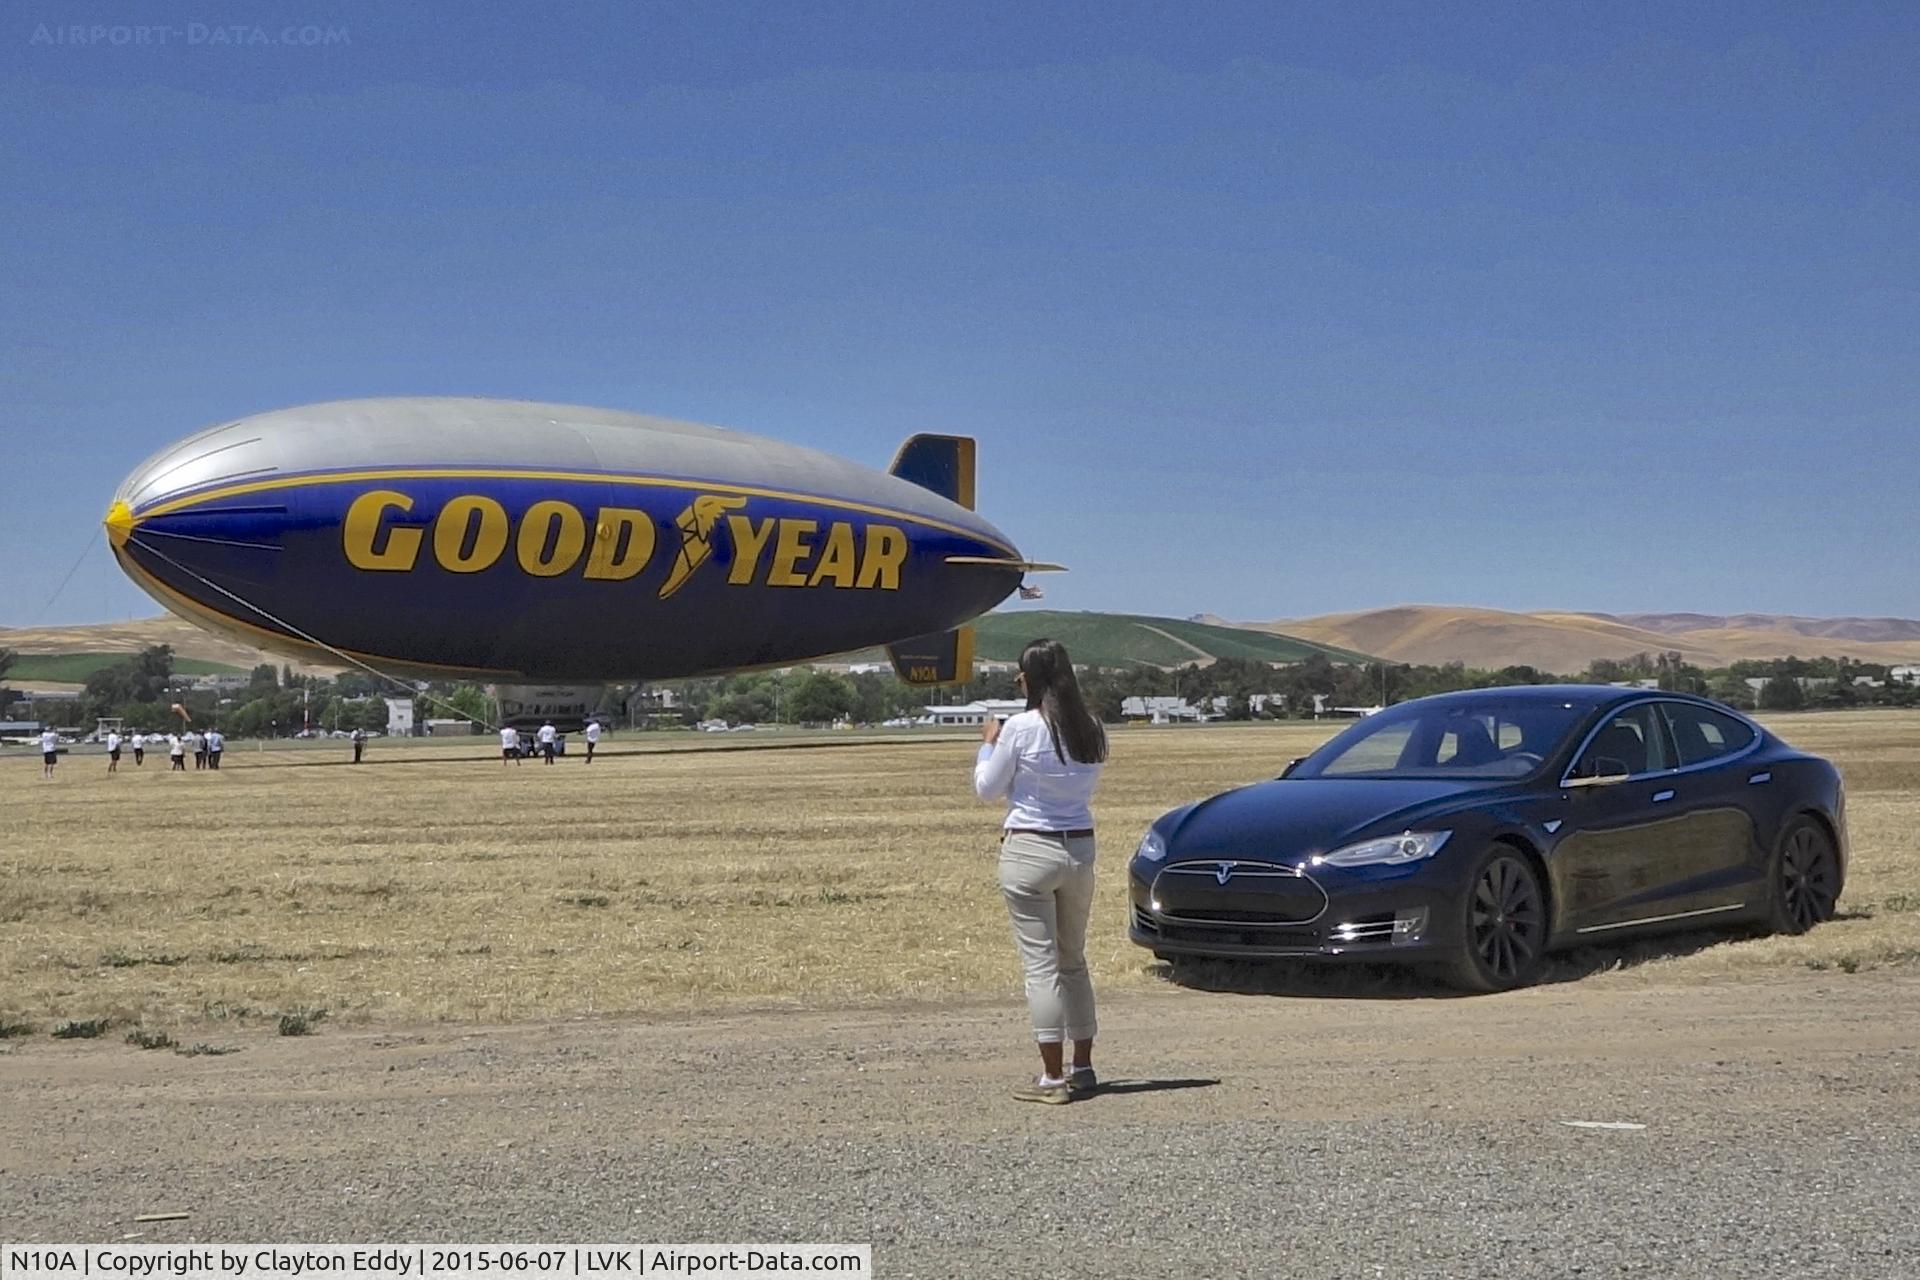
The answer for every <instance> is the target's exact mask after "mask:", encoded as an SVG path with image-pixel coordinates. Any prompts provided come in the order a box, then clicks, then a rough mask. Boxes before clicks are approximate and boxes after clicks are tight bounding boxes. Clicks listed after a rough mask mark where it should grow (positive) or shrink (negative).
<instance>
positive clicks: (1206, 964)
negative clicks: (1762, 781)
mask: <svg viewBox="0 0 1920 1280" xmlns="http://www.w3.org/2000/svg"><path fill="white" fill-rule="evenodd" d="M1858 914H1859V913H1853V912H1848V913H1843V914H1842V915H1841V916H1840V917H1839V918H1840V919H1849V918H1854V917H1855V916H1856V915H1858ZM1867 914H1870V913H1867ZM1753 936H1754V932H1753V931H1752V930H1732V931H1730V930H1724V929H1723V930H1696V931H1693V932H1689V933H1674V934H1667V935H1665V936H1663V937H1658V938H1647V939H1645V940H1643V941H1639V942H1632V943H1626V944H1622V945H1616V946H1610V947H1579V948H1576V949H1574V950H1572V951H1560V952H1556V953H1554V954H1553V955H1550V956H1548V957H1547V960H1546V964H1545V966H1544V967H1543V969H1542V970H1541V973H1540V976H1539V978H1538V979H1536V981H1535V984H1534V985H1536V986H1546V985H1550V984H1554V983H1562V982H1578V981H1580V980H1581V979H1583V978H1590V977H1592V976H1594V975H1595V974H1599V973H1608V972H1612V971H1614V970H1623V969H1633V968H1638V967H1639V966H1640V965H1643V964H1647V963H1649V962H1651V961H1654V960H1672V959H1677V958H1679V957H1682V956H1690V955H1696V954H1698V953H1700V952H1702V951H1707V950H1711V949H1712V948H1714V947H1717V946H1722V945H1724V944H1726V943H1730V942H1741V941H1745V940H1747V939H1750V938H1752V937H1753ZM1148 972H1149V973H1155V974H1157V975H1159V976H1160V977H1162V978H1164V979H1166V980H1167V981H1168V982H1171V983H1172V984H1174V985H1175V986H1180V987H1188V988H1191V989H1193V990H1196V991H1216V992H1222V993H1225V994H1228V995H1248V996H1289V997H1296V998H1306V999H1321V1000H1441V999H1454V998H1457V997H1459V996H1462V995H1467V994H1470V993H1468V992H1463V991H1460V990H1459V989H1458V988H1455V987H1452V986H1450V985H1448V984H1447V983H1446V982H1445V981H1443V980H1442V979H1441V978H1440V977H1439V976H1438V975H1436V974H1435V973H1433V972H1432V971H1430V970H1427V969H1423V968H1416V967H1413V966H1408V965H1388V964H1368V963H1365V962H1362V961H1351V960H1343V961H1332V960H1210V959H1200V958H1197V957H1181V958H1179V959H1177V960H1174V961H1171V962H1168V961H1160V962H1158V963H1155V964H1152V965H1150V966H1148Z"/></svg>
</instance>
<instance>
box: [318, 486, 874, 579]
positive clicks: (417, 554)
mask: <svg viewBox="0 0 1920 1280" xmlns="http://www.w3.org/2000/svg"><path fill="white" fill-rule="evenodd" d="M747 502H748V499H746V498H745V497H740V496H734V495H727V494H701V495H699V496H698V497H696V498H694V499H693V500H692V501H691V502H689V503H688V504H687V506H686V508H685V509H684V510H682V511H681V512H680V514H679V515H678V516H676V517H675V519H674V521H673V529H672V532H675V533H678V535H679V539H680V545H679V548H678V549H677V550H676V552H675V554H674V557H673V563H672V564H671V566H670V567H669V568H668V570H667V574H666V577H665V579H664V581H663V582H662V583H661V586H660V591H659V594H660V598H661V599H663V600H664V599H666V598H668V597H669V596H671V595H673V594H674V593H675V592H676V591H678V590H679V589H680V588H681V587H683V586H685V585H686V583H687V582H689V581H690V580H691V579H692V578H693V577H694V575H695V574H697V573H698V572H699V571H700V569H701V567H702V566H703V565H705V564H706V562H707V561H708V560H709V559H711V558H712V557H713V555H714V552H715V550H716V548H717V547H720V546H726V545H729V544H730V545H731V547H732V551H733V555H732V560H731V563H730V564H729V565H728V568H727V578H726V580H727V582H728V584H730V585H732V586H737V587H738V586H754V585H760V586H769V587H834V588H852V589H858V590H877V591H898V590H899V589H900V571H901V566H902V565H904V564H905V563H906V558H907V551H908V548H909V544H908V541H907V535H906V531H905V530H903V529H901V528H899V527H898V526H896V525H891V524H880V523H871V524H868V525H867V526H866V527H865V528H864V529H859V530H856V528H855V527H854V525H853V524H852V522H850V521H846V520H834V521H829V522H826V524H825V527H824V528H823V527H822V522H820V521H818V520H808V519H802V518H798V517H791V516H763V517H760V518H757V519H756V518H755V517H754V516H752V515H751V514H748V513H745V512H744V511H742V508H744V507H746V505H747ZM414 506H415V503H414V499H413V497H412V496H411V495H410V494H406V493H401V492H399V491H398V490H394V489H370V490H368V491H367V492H365V493H363V494H361V495H359V496H358V497H357V498H355V499H354V500H353V502H352V503H351V504H350V505H349V506H348V508H347V511H346V515H345V516H344V517H343V518H342V520H341V549H342V551H343V552H344V554H345V555H346V558H347V563H349V564H351V565H353V566H354V567H355V568H356V569H365V570H368V571H370V572H378V573H393V572H401V573H404V572H407V571H410V570H412V569H414V568H417V567H418V566H419V563H420V559H421V551H422V549H423V547H424V545H425V544H426V543H427V542H428V541H429V540H430V541H431V543H432V547H433V561H434V563H436V564H438V565H439V566H440V568H442V569H444V570H446V571H447V572H449V573H481V572H484V571H486V570H488V569H491V568H493V567H494V566H495V565H497V564H499V563H500V562H501V561H502V559H503V558H505V557H506V554H507V548H508V547H509V546H511V547H512V548H513V557H512V559H511V561H509V563H511V564H514V565H515V566H517V567H518V568H519V569H520V571H521V572H522V573H526V574H529V575H531V576H533V577H538V578H557V577H560V576H562V575H564V574H570V573H577V574H578V575H579V576H580V577H582V578H586V579H590V580H593V581H597V582H625V581H627V580H628V579H630V578H634V577H637V576H638V575H639V574H640V572H641V571H642V570H644V569H645V568H646V567H647V566H648V564H650V563H651V562H652V560H653V556H654V552H655V551H656V550H657V549H658V541H659V533H660V529H661V528H663V527H665V522H663V521H656V520H655V519H654V517H653V516H652V515H651V514H650V513H649V512H647V511H644V510H641V509H639V508H637V507H600V508H598V509H596V510H595V512H594V516H593V520H592V522H591V524H589V523H588V521H587V518H586V516H585V515H584V514H583V513H582V511H581V510H580V508H578V507H576V506H574V505H573V504H572V503H569V502H564V501H561V500H559V499H554V498H548V499H542V500H541V501H538V502H535V503H533V504H532V505H531V506H529V507H528V508H527V510H526V512H525V513H524V514H522V515H521V516H520V517H519V519H518V520H517V521H515V520H514V519H512V518H511V517H509V516H508V514H507V510H506V508H505V507H504V506H502V505H501V503H500V502H499V501H498V500H497V499H495V498H491V497H488V496H487V495H485V494H476V493H469V494H461V495H459V496H457V497H454V498H450V499H448V501H447V502H446V504H445V505H444V506H442V507H441V508H440V510H439V512H438V514H436V515H435V516H434V517H433V519H432V522H431V527H427V526H425V525H423V524H420V523H414V524H404V523H400V522H399V520H400V517H404V516H406V515H408V514H410V513H411V512H412V511H413V510H414Z"/></svg>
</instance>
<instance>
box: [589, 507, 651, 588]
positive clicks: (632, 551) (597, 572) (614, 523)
mask: <svg viewBox="0 0 1920 1280" xmlns="http://www.w3.org/2000/svg"><path fill="white" fill-rule="evenodd" d="M651 559H653V517H652V516H650V515H648V514H647V513H646V512H644V511H636V510H634V509H633V508H632V507H602V508H600V514H599V515H598V516H595V517H594V521H593V554H592V555H590V556H588V557H587V572H586V575H585V576H586V577H589V578H595V579H598V580H600V581H603V582H625V581H626V580H627V579H628V578H631V577H632V576H633V575H634V574H636V573H639V572H640V571H641V570H642V569H644V568H646V567H647V561H649V560H651Z"/></svg>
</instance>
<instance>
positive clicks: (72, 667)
mask: <svg viewBox="0 0 1920 1280" xmlns="http://www.w3.org/2000/svg"><path fill="white" fill-rule="evenodd" d="M1043 635H1050V636H1052V637H1053V638H1054V639H1056V640H1058V641H1060V642H1061V643H1062V644H1064V645H1066V646H1067V650H1068V652H1070V653H1072V654H1073V657H1074V660H1075V661H1076V662H1085V663H1091V664H1093V665H1095V666H1102V667H1129V666H1142V665H1145V666H1156V667H1178V666H1185V665H1187V664H1188V663H1193V662H1210V661H1212V660H1213V659H1215V658H1252V659H1255V660H1257V661H1261V662H1298V661H1299V660H1301V659H1302V658H1305V657H1308V656H1309V655H1311V654H1314V653H1324V654H1325V655H1326V656H1327V657H1329V658H1331V659H1333V660H1334V661H1336V662H1364V661H1367V657H1366V655H1365V654H1362V653H1357V652H1354V651H1352V650H1351V649H1347V648H1342V647H1338V646H1328V645H1324V644H1320V643H1316V642H1313V641H1307V640H1299V639H1295V638H1293V637H1291V636H1287V635H1284V634H1278V633H1275V632H1272V631H1267V630H1249V629H1246V628H1239V627H1227V626H1214V625H1210V624H1207V623H1202V622H1194V621H1190V620H1186V619H1180V618H1153V617H1141V616H1135V615H1131V614H1118V613H1065V612H1061V611H1058V610H1049V609H1021V610H1015V611H1012V612H1008V613H990V614H988V615H986V616H985V617H984V618H981V619H980V620H979V621H978V622H977V623H976V624H975V636H976V648H975V652H976V654H977V655H978V656H979V657H980V658H982V659H985V660H987V661H990V662H1011V661H1013V660H1014V659H1015V658H1017V657H1019V656H1020V650H1021V649H1022V648H1023V647H1024V646H1025V645H1026V643H1027V641H1029V640H1031V639H1033V638H1034V637H1035V636H1043ZM154 644H166V645H172V646H173V652H174V655H175V659H176V661H175V666H176V668H177V669H178V670H181V671H190V672H194V673H200V672H210V671H247V670H251V669H252V668H253V667H254V666H255V665H257V664H259V663H262V662H270V663H272V664H273V665H274V666H276V667H278V666H279V665H280V664H281V661H282V660H281V659H280V658H277V657H274V656H273V655H271V654H267V653H263V652H261V651H260V650H257V649H251V648H248V647H247V646H245V645H241V644H236V643H234V642H233V641H231V640H226V639H223V638H222V637H219V636H215V635H211V634H209V633H208V632H205V631H202V630H200V629H199V628H198V627H195V626H193V625H192V624H190V623H187V622H183V621H181V620H180V619H179V618H175V617H172V616H170V615H163V616H160V617H155V618H142V619H139V620H138V621H134V622H104V623H95V624H92V625H86V626H70V627H33V628H25V627H21V628H7V627H0V649H14V650H17V651H18V652H19V654H20V658H19V659H18V661H17V662H16V664H15V666H14V669H13V672H12V674H11V676H10V678H11V679H13V680H15V681H16V682H18V681H22V680H32V681H36V682H45V681H54V680H65V681H81V680H85V679H86V678H87V675H88V674H90V673H91V672H93V671H94V670H96V669H98V668H99V667H101V666H104V665H105V664H106V663H108V662H112V661H114V660H115V659H117V658H120V657H123V656H125V655H126V654H129V653H133V652H136V651H138V650H140V649H142V648H145V647H146V646H148V645H154ZM885 660H886V655H885V654H883V653H881V652H880V651H879V650H877V649H875V650H868V651H866V652H863V653H860V654H846V655H842V656H841V657H840V658H839V659H838V661H840V662H847V661H867V662H883V661H885ZM294 667H295V670H298V671H303V672H315V673H323V672H324V673H331V671H332V670H334V669H332V668H326V667H308V666H302V665H301V664H298V663H295V664H294ZM55 672H59V673H60V674H57V675H56V674H54V673H55Z"/></svg>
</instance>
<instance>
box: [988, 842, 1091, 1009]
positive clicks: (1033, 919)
mask: <svg viewBox="0 0 1920 1280" xmlns="http://www.w3.org/2000/svg"><path fill="white" fill-rule="evenodd" d="M1093 848H1094V843H1093V837H1092V836H1079V837H1074V838H1071V839H1069V838H1067V837H1064V836H1041V835H1032V834H1029V833H1025V832H1014V833H1012V834H1009V835H1008V836H1007V837H1006V838H1005V839H1004V840H1003V841H1002V842H1001V845H1000V891H1001V892H1002V893H1004V894H1005V895H1006V898H1007V912H1008V914H1009V915H1010V916H1012V918H1013V941H1014V945H1016V946H1017V947H1019V948H1020V963H1021V964H1022V965H1023V966H1024V967H1025V969H1026V972H1027V1008H1028V1010H1029V1011H1031V1013H1032V1014H1033V1038H1034V1039H1035V1040H1037V1041H1039V1042H1040V1043H1041V1044H1057V1043H1059V1042H1060V1041H1061V1040H1063V1039H1064V1040H1091V1039H1093V1037H1094V1032H1095V1030H1096V1029H1097V1028H1096V1026H1095V1023H1094V1017H1093V980H1092V979H1091V978H1089V977H1088V976H1087V919H1088V917H1089V916H1090V915H1092V913H1093Z"/></svg>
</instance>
